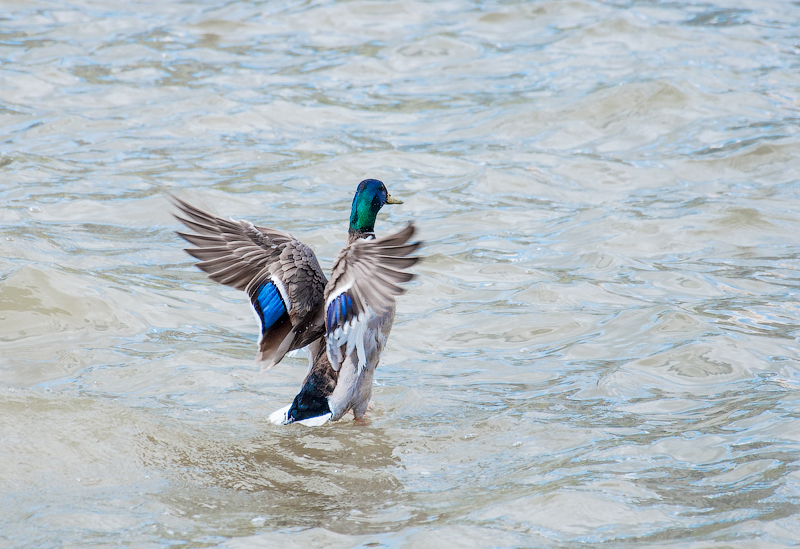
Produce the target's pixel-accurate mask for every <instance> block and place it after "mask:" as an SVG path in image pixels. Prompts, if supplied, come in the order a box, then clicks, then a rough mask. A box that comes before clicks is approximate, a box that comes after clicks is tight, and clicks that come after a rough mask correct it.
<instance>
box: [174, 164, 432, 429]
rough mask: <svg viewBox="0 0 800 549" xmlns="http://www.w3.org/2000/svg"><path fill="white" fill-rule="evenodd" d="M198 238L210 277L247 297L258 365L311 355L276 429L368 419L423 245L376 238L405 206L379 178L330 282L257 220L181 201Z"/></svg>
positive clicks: (368, 190)
mask: <svg viewBox="0 0 800 549" xmlns="http://www.w3.org/2000/svg"><path fill="white" fill-rule="evenodd" d="M171 198H172V200H173V202H174V204H175V205H176V206H177V207H178V208H179V209H180V211H181V213H182V214H183V215H184V216H185V217H181V216H179V215H176V216H175V217H176V218H177V219H178V220H179V221H180V222H181V223H183V224H184V225H186V226H187V227H188V228H189V229H191V230H192V231H194V232H193V233H188V232H187V233H184V232H178V235H179V236H181V237H182V238H183V239H185V240H186V241H188V242H189V243H190V244H192V245H194V246H195V247H194V248H187V249H186V252H188V253H189V255H191V256H192V257H194V258H195V259H198V260H199V262H198V263H197V266H198V267H199V268H200V269H202V270H203V271H205V272H206V273H208V276H209V278H211V279H212V280H215V281H217V282H220V283H222V284H226V285H228V286H231V287H233V288H236V289H237V290H243V291H245V292H247V295H248V296H249V297H250V303H251V304H252V306H253V310H254V311H255V314H256V318H257V320H258V322H259V324H260V326H261V334H260V337H259V340H258V353H257V355H256V360H257V361H258V362H260V363H261V364H262V369H268V368H272V367H273V366H275V365H276V364H277V363H279V362H280V361H281V359H283V357H284V356H286V354H287V353H288V352H290V351H293V350H295V349H300V348H302V347H308V351H309V368H308V373H307V374H306V377H305V379H304V380H303V384H302V386H301V388H300V392H299V393H298V394H297V396H296V397H295V399H294V401H293V402H292V403H291V404H290V405H288V406H286V407H284V408H281V409H280V410H277V411H276V412H274V413H273V414H272V415H271V416H270V420H271V421H272V422H273V423H279V424H286V423H293V422H295V421H299V422H304V423H306V424H314V425H316V424H321V423H324V422H326V421H328V420H330V421H335V420H337V419H340V418H341V417H342V416H343V415H345V414H346V413H347V412H349V411H352V412H353V415H354V416H355V418H356V419H361V418H363V417H364V413H365V412H366V410H367V406H368V404H369V401H370V398H371V396H372V378H373V375H374V372H375V368H376V367H377V366H378V361H379V360H380V353H381V351H382V350H383V348H384V346H385V345H386V339H387V338H388V336H389V331H390V330H391V327H392V322H393V320H394V312H395V300H394V298H395V297H396V296H397V295H400V294H401V293H403V292H404V289H403V288H401V287H400V286H399V284H401V283H403V282H408V281H409V280H411V279H412V278H413V277H414V275H413V274H411V273H409V272H407V271H406V269H408V268H409V267H411V266H412V265H414V264H415V263H416V262H417V261H418V260H419V257H416V256H412V255H410V254H412V253H413V252H414V251H415V250H417V249H418V248H419V247H420V246H421V242H409V240H410V239H411V237H412V236H413V235H414V232H415V228H414V225H413V223H409V224H408V225H407V226H406V227H405V228H404V229H402V230H400V231H398V232H397V233H395V234H393V235H390V236H387V237H385V238H379V239H376V238H375V219H376V217H377V215H378V212H379V211H380V209H381V208H382V207H383V206H384V205H385V204H402V201H400V200H397V199H395V198H393V197H392V196H391V195H389V193H388V192H387V190H386V186H385V185H384V184H383V183H382V182H381V181H378V180H377V179H365V180H364V181H362V182H361V183H359V185H358V188H357V189H356V194H355V196H354V197H353V206H352V210H351V212H350V228H349V231H348V237H347V244H346V245H345V247H344V248H343V249H342V250H341V251H340V252H339V254H338V255H337V256H336V259H335V260H334V262H333V269H332V271H331V278H330V280H328V279H327V278H325V275H324V274H323V272H322V269H321V268H320V266H319V262H318V261H317V257H316V256H315V255H314V252H313V251H312V250H311V248H309V247H308V246H306V245H305V244H303V243H302V242H300V241H299V240H297V239H296V238H294V237H293V236H292V235H290V234H289V233H286V232H283V231H279V230H276V229H268V228H265V227H258V226H256V225H253V224H252V223H250V222H248V221H238V220H230V221H228V220H225V219H221V218H219V217H217V216H215V215H213V214H211V213H208V212H205V211H203V210H201V209H199V208H196V207H194V206H192V205H191V204H189V203H187V202H184V201H183V200H181V199H179V198H177V197H174V196H172V197H171Z"/></svg>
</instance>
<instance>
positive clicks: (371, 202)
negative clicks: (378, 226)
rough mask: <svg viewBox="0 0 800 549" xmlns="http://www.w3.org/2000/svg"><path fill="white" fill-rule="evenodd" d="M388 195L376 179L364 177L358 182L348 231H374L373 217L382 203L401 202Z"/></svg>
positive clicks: (381, 206)
mask: <svg viewBox="0 0 800 549" xmlns="http://www.w3.org/2000/svg"><path fill="white" fill-rule="evenodd" d="M402 203H403V201H402V200H397V199H396V198H392V197H391V195H389V192H388V191H387V190H386V187H385V186H384V184H383V183H382V182H380V181H378V180H377V179H365V180H364V181H362V182H361V183H359V184H358V189H356V195H355V196H354V197H353V209H352V210H351V211H350V231H349V232H350V233H371V232H374V231H375V218H376V217H377V216H378V212H379V211H380V209H381V208H383V205H384V204H402Z"/></svg>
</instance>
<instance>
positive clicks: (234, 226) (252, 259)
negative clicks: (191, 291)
mask: <svg viewBox="0 0 800 549" xmlns="http://www.w3.org/2000/svg"><path fill="white" fill-rule="evenodd" d="M170 198H171V200H172V202H173V203H174V204H175V206H177V207H178V209H179V210H180V212H181V214H183V217H182V216H180V215H176V216H175V217H176V218H177V219H178V220H179V221H180V222H181V223H183V224H184V225H186V226H187V227H188V228H189V229H191V230H192V231H194V233H184V232H178V235H179V236H180V237H181V238H183V239H184V240H186V241H187V242H189V243H190V244H192V245H193V246H195V247H194V248H187V249H186V252H187V253H189V255H191V256H192V257H194V258H195V259H198V260H199V262H198V263H197V266H198V267H199V268H200V269H202V270H203V271H205V272H206V273H208V276H209V278H211V279H212V280H214V281H216V282H219V283H221V284H225V285H228V286H231V287H233V288H236V289H237V290H242V291H246V292H247V293H248V295H249V296H250V299H251V301H253V300H254V299H256V295H257V293H258V291H259V290H260V289H261V288H262V285H263V284H264V283H266V282H275V281H277V282H279V283H280V285H282V287H283V289H284V290H285V293H286V295H285V296H284V295H283V293H281V300H282V301H286V299H285V298H288V303H284V305H285V306H286V308H287V309H288V314H287V315H286V316H287V318H286V319H284V318H283V317H281V318H279V319H278V320H277V321H276V322H275V323H274V324H273V325H272V326H270V327H268V328H267V329H263V330H262V334H261V341H260V346H259V353H258V359H259V360H262V361H264V362H265V363H266V366H267V367H271V366H274V365H275V364H277V363H278V362H279V361H280V360H281V359H282V358H283V356H284V355H285V354H286V353H287V352H289V351H291V350H293V349H298V348H300V347H304V346H305V345H307V344H308V343H310V342H311V341H313V340H314V339H316V338H318V337H319V336H320V335H322V334H323V333H324V319H323V307H324V299H323V292H324V288H325V284H326V283H327V279H326V278H325V275H324V274H323V273H322V269H321V268H320V266H319V262H318V261H317V258H316V256H315V255H314V252H313V251H312V250H311V248H309V247H308V246H306V245H305V244H303V243H302V242H300V241H299V240H297V239H296V238H294V237H293V236H292V235H290V234H289V233H285V232H283V231H278V230H275V229H269V228H266V227H258V226H256V225H253V224H252V223H249V222H247V221H237V220H226V219H222V218H220V217H217V216H215V215H214V214H211V213H208V212H206V211H204V210H201V209H200V208H197V207H196V206H192V205H191V204H189V203H187V202H185V201H183V200H181V199H180V198H177V197H175V196H170ZM195 233H196V234H195ZM287 320H288V325H287Z"/></svg>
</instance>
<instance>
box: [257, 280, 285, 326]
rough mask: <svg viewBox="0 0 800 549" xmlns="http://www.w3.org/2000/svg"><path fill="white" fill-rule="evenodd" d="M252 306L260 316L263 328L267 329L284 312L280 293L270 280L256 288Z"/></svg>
mask: <svg viewBox="0 0 800 549" xmlns="http://www.w3.org/2000/svg"><path fill="white" fill-rule="evenodd" d="M253 306H254V307H255V309H256V312H257V313H258V316H259V317H260V318H261V326H262V329H263V330H268V329H269V328H270V327H271V326H272V325H273V324H275V321H276V320H278V319H279V318H280V317H281V315H283V314H284V313H285V312H286V305H284V304H283V299H281V294H280V293H279V292H278V288H276V287H275V284H273V283H272V282H265V283H264V284H262V285H261V286H260V287H259V288H258V292H257V293H256V294H255V299H253Z"/></svg>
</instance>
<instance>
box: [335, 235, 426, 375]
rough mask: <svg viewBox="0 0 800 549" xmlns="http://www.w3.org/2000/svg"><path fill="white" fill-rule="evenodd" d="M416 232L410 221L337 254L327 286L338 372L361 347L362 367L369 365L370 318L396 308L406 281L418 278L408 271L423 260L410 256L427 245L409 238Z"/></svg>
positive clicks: (356, 242)
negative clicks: (392, 230) (367, 332)
mask: <svg viewBox="0 0 800 549" xmlns="http://www.w3.org/2000/svg"><path fill="white" fill-rule="evenodd" d="M414 231H415V229H414V225H413V224H411V223H409V224H408V226H406V228H404V229H403V230H401V231H399V232H397V233H395V234H393V235H391V236H387V237H386V238H381V239H378V240H357V241H355V242H353V243H351V244H349V245H348V246H347V247H345V248H344V249H343V250H342V251H341V252H339V255H338V256H337V257H336V260H335V261H334V264H333V272H332V273H331V280H330V282H329V283H328V285H327V286H326V287H325V336H326V342H327V351H328V358H329V359H330V361H331V365H332V366H333V369H334V370H338V369H339V366H340V365H341V363H342V361H343V360H344V356H348V355H350V354H351V353H352V352H353V349H356V350H357V351H358V358H359V360H358V363H359V368H363V367H364V366H365V365H366V360H367V358H366V353H365V351H364V338H365V336H366V328H367V324H368V322H369V320H370V319H371V318H373V317H374V316H378V315H381V314H383V313H385V312H386V311H387V310H388V309H389V308H391V307H392V305H393V304H394V297H395V296H397V295H399V294H402V293H403V292H404V291H405V290H404V289H403V288H401V287H400V284H401V283H403V282H408V281H409V280H411V279H412V278H414V275H413V274H412V273H409V272H406V271H405V269H408V268H409V267H411V266H412V265H414V264H415V263H416V262H417V261H419V257H415V256H409V254H411V253H412V252H414V251H415V250H417V249H418V248H419V247H420V246H421V245H422V243H421V242H412V243H409V242H408V241H409V240H410V239H411V237H412V236H413V235H414ZM342 347H345V352H344V354H342Z"/></svg>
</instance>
